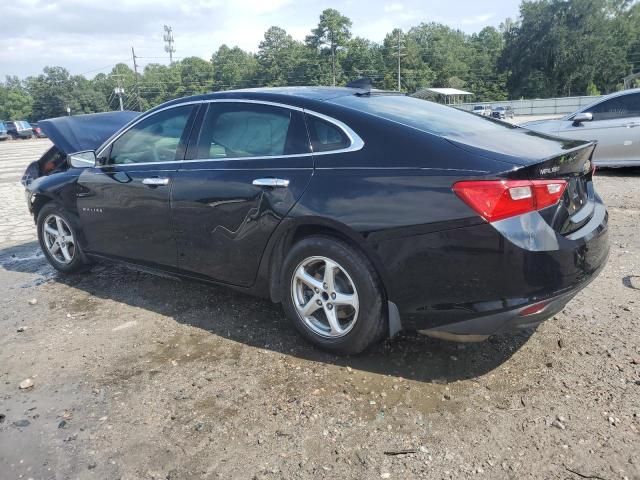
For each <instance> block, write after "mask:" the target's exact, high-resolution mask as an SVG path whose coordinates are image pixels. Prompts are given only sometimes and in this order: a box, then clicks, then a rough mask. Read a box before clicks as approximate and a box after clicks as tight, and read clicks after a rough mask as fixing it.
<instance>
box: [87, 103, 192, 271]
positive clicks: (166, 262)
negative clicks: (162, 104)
mask: <svg viewBox="0 0 640 480" xmlns="http://www.w3.org/2000/svg"><path fill="white" fill-rule="evenodd" d="M193 110H194V106H193V105H186V106H178V107H174V108H169V109H167V110H163V111H160V112H158V113H154V114H152V115H150V116H148V117H146V118H145V119H143V120H142V121H140V122H138V123H137V124H134V125H133V126H132V127H131V128H130V129H129V130H127V131H126V132H125V133H124V134H122V135H121V136H120V137H118V138H117V139H116V140H115V142H113V144H112V145H111V146H110V147H108V148H107V149H106V150H105V151H104V152H101V153H100V157H101V158H100V159H99V162H100V163H102V165H101V166H99V167H96V168H88V169H86V170H84V171H83V172H82V174H81V175H80V178H79V179H78V192H77V197H78V212H79V215H80V219H81V224H82V226H83V234H84V237H85V242H86V247H85V248H86V250H87V251H88V252H93V253H97V254H101V255H106V256H111V257H116V258H122V259H126V260H129V261H135V262H140V263H143V264H157V265H163V266H172V267H175V266H176V263H177V262H176V243H175V235H174V232H173V228H172V223H171V211H170V205H169V201H170V192H171V188H172V183H173V181H174V180H175V175H176V172H177V171H178V168H179V165H180V162H181V160H182V159H183V158H184V152H185V145H186V138H187V136H188V133H189V128H190V127H189V125H190V123H191V117H192V113H193Z"/></svg>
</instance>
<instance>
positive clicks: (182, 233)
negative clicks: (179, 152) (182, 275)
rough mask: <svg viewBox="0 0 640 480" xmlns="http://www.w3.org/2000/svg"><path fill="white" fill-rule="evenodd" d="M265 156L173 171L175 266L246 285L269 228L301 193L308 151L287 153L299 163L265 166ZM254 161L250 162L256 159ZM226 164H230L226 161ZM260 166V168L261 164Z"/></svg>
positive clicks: (307, 170) (308, 165)
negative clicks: (239, 165) (297, 155)
mask: <svg viewBox="0 0 640 480" xmlns="http://www.w3.org/2000/svg"><path fill="white" fill-rule="evenodd" d="M264 162H270V163H272V164H273V163H274V162H275V159H270V160H267V161H265V160H256V161H244V162H243V164H244V165H243V167H244V168H242V169H239V168H236V169H233V166H232V165H230V163H231V164H233V162H216V164H217V165H216V168H215V169H212V168H211V164H207V163H206V162H203V164H202V165H200V167H205V168H206V167H208V169H206V170H202V169H200V168H197V166H194V168H193V169H190V170H182V171H180V172H178V175H177V178H176V181H175V185H174V188H173V191H172V212H173V218H174V223H175V226H176V237H177V245H178V266H179V267H180V268H181V269H184V270H188V271H191V272H195V273H197V274H200V275H202V276H206V277H209V278H213V279H215V280H218V281H222V282H225V283H230V284H234V285H240V286H250V285H252V284H253V282H254V280H255V275H256V272H257V270H258V265H259V262H260V259H261V258H262V253H263V251H264V248H265V247H266V244H267V242H268V240H269V237H270V235H271V233H273V231H274V230H275V228H276V227H277V225H278V223H280V221H281V220H282V218H283V217H284V216H286V214H287V213H288V212H289V210H290V209H291V208H292V207H293V205H294V204H295V202H296V201H297V199H298V198H299V197H300V196H301V195H302V193H303V191H304V189H305V187H306V185H307V183H308V181H309V178H310V177H311V172H312V160H311V158H310V157H301V158H299V159H296V158H292V159H288V162H289V163H291V164H298V168H292V169H286V168H271V169H265V168H264ZM256 163H258V164H259V165H253V166H252V165H251V164H256ZM230 166H231V169H229V167H230ZM261 167H262V168H261Z"/></svg>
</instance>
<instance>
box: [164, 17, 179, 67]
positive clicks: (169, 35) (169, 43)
mask: <svg viewBox="0 0 640 480" xmlns="http://www.w3.org/2000/svg"><path fill="white" fill-rule="evenodd" d="M163 38H164V51H165V52H167V53H168V54H169V64H172V63H173V54H174V52H175V51H176V49H175V47H174V46H173V29H172V28H171V25H165V26H164V36H163Z"/></svg>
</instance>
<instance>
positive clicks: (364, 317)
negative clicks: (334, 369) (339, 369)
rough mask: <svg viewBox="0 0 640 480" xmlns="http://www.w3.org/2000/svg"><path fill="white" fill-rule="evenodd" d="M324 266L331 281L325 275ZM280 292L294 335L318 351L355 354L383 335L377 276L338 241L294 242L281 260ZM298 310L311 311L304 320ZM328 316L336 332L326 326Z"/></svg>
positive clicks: (382, 306)
mask: <svg viewBox="0 0 640 480" xmlns="http://www.w3.org/2000/svg"><path fill="white" fill-rule="evenodd" d="M327 266H331V267H332V268H331V271H332V272H334V274H333V281H331V279H330V277H329V278H328V277H327V276H325V273H326V271H327ZM301 268H302V270H301ZM300 272H303V273H304V274H305V275H300V274H298V275H297V273H300ZM302 278H303V279H304V280H302ZM327 281H328V282H327ZM332 284H333V285H335V286H332ZM280 288H281V297H280V298H282V304H283V308H284V311H285V313H286V314H287V316H288V317H289V319H291V321H292V322H293V324H294V326H295V327H296V329H297V330H298V332H300V334H301V335H302V336H303V337H304V338H305V339H306V340H308V341H309V342H310V343H312V344H313V345H315V346H317V347H320V348H321V349H323V350H327V351H329V352H332V353H336V354H343V355H351V354H357V353H360V352H362V351H363V350H364V349H366V348H367V347H369V346H370V345H372V344H374V343H376V342H378V341H380V340H382V339H383V338H384V337H385V336H386V335H387V334H388V323H387V309H386V307H385V301H384V298H385V296H384V293H383V288H382V283H381V281H380V279H379V277H378V274H377V273H376V271H375V269H374V268H373V265H372V264H371V262H370V261H369V260H368V259H367V258H366V257H365V256H364V255H363V254H362V253H361V252H360V251H358V250H356V249H354V248H352V247H351V246H350V245H348V244H347V243H345V242H343V241H341V240H338V239H335V238H332V237H327V236H313V237H307V238H305V239H303V240H301V241H299V242H298V243H296V244H295V245H294V246H293V248H292V249H291V251H290V252H289V254H288V255H287V258H286V259H285V261H284V267H283V269H282V278H281V281H280ZM316 288H317V289H318V290H316ZM312 302H314V303H312ZM353 304H355V305H356V306H355V307H354V306H353ZM303 307H310V308H311V309H312V311H311V314H310V315H309V316H305V314H304V313H302V310H303ZM332 312H333V315H336V317H333V319H334V325H335V327H336V328H334V327H333V326H331V325H330V324H331V322H329V316H328V315H332ZM336 319H337V323H335V322H336Z"/></svg>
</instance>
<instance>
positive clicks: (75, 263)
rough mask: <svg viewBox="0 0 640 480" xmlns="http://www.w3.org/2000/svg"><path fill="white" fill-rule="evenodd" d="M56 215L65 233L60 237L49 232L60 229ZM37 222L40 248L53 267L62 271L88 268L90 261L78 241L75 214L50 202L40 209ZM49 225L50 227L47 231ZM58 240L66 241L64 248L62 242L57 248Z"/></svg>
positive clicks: (78, 270) (71, 271) (68, 271)
mask: <svg viewBox="0 0 640 480" xmlns="http://www.w3.org/2000/svg"><path fill="white" fill-rule="evenodd" d="M56 217H57V218H59V219H60V220H61V221H62V232H63V233H62V235H61V236H59V237H55V236H54V235H52V234H51V233H48V232H52V230H51V229H52V228H53V229H55V230H56V231H60V224H59V223H58V222H57V221H56ZM36 224H37V228H38V241H39V242H40V248H41V249H42V252H43V253H44V255H45V256H46V257H47V260H48V261H49V263H50V264H51V266H52V267H53V268H55V269H56V270H58V271H59V272H62V273H76V272H81V271H84V270H86V269H87V268H88V266H89V265H90V262H89V261H88V260H87V258H86V256H85V255H84V253H83V252H82V250H81V248H80V245H79V243H78V233H77V232H78V221H77V218H76V217H75V216H74V215H72V214H70V213H69V212H67V211H66V210H65V209H64V208H62V207H61V206H60V205H58V204H56V203H53V202H50V203H47V204H45V205H44V206H43V207H42V208H41V209H40V212H39V213H38V218H37V221H36ZM47 226H48V227H50V228H49V229H47V231H46V232H45V228H46V227H47ZM56 242H62V243H64V244H65V246H64V248H60V246H59V245H61V243H58V247H57V248H55V244H56ZM65 249H66V253H65Z"/></svg>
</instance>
